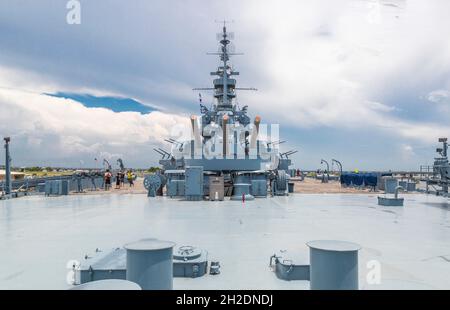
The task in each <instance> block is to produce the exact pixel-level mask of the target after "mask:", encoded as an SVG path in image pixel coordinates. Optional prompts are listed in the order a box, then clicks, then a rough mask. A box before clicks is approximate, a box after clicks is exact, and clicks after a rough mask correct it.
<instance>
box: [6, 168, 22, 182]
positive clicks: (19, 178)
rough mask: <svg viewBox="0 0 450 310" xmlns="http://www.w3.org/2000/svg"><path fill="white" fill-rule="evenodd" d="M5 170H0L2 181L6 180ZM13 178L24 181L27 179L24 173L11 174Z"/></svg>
mask: <svg viewBox="0 0 450 310" xmlns="http://www.w3.org/2000/svg"><path fill="white" fill-rule="evenodd" d="M5 174H6V172H5V170H0V181H3V180H4V179H5ZM11 178H12V179H13V180H23V179H24V178H25V173H23V172H14V171H13V172H11Z"/></svg>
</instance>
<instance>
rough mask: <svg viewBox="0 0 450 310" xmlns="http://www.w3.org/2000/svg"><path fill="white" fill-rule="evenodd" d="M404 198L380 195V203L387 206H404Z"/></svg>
mask: <svg viewBox="0 0 450 310" xmlns="http://www.w3.org/2000/svg"><path fill="white" fill-rule="evenodd" d="M403 202H404V198H394V197H381V196H378V205H380V206H386V207H403Z"/></svg>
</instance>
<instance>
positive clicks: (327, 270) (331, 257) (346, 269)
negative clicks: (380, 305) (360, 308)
mask: <svg viewBox="0 0 450 310" xmlns="http://www.w3.org/2000/svg"><path fill="white" fill-rule="evenodd" d="M307 245H308V246H309V253H310V264H311V266H310V283H311V289H312V290H357V289H358V288H359V285H358V251H359V249H360V248H361V247H360V246H359V245H358V244H356V243H352V242H346V241H336V240H316V241H310V242H308V243H307Z"/></svg>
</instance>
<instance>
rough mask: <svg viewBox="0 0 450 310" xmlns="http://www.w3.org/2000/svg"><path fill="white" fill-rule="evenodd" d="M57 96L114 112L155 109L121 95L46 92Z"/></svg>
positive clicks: (145, 111)
mask: <svg viewBox="0 0 450 310" xmlns="http://www.w3.org/2000/svg"><path fill="white" fill-rule="evenodd" d="M46 95H49V96H53V97H57V98H66V99H72V100H75V101H77V102H79V103H81V104H83V105H84V106H85V107H87V108H105V109H109V110H111V111H114V112H139V113H141V114H148V113H150V112H153V111H155V109H154V108H151V107H149V106H146V105H144V104H142V103H140V102H139V101H137V100H134V99H131V98H121V97H109V96H106V97H97V96H93V95H89V94H75V93H65V92H57V93H55V94H46Z"/></svg>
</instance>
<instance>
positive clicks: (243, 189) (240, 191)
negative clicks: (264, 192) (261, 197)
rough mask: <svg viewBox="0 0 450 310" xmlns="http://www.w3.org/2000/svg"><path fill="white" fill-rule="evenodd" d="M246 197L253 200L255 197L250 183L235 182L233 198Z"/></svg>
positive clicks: (240, 198)
mask: <svg viewBox="0 0 450 310" xmlns="http://www.w3.org/2000/svg"><path fill="white" fill-rule="evenodd" d="M242 197H244V199H245V200H253V199H255V197H253V196H252V195H251V194H250V184H248V183H235V184H234V186H233V196H232V197H231V200H242Z"/></svg>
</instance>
